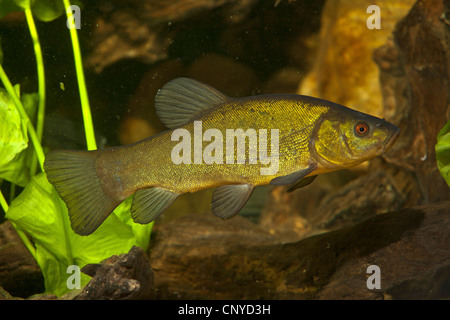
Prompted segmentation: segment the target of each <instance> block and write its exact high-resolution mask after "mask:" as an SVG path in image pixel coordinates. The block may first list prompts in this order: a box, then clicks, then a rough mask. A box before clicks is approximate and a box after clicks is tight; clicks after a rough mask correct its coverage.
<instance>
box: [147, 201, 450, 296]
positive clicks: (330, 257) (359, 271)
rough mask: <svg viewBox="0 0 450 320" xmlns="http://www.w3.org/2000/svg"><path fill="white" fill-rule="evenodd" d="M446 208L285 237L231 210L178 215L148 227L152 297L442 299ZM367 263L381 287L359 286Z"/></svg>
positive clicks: (448, 223)
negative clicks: (220, 214) (229, 214)
mask: <svg viewBox="0 0 450 320" xmlns="http://www.w3.org/2000/svg"><path fill="white" fill-rule="evenodd" d="M449 213H450V202H449V201H447V202H442V203H436V204H431V205H426V206H418V207H414V208H410V209H404V210H400V211H395V212H390V213H385V214H380V215H376V216H374V217H372V218H369V219H366V220H364V221H362V222H359V223H357V224H355V225H353V226H349V227H345V228H341V229H339V230H335V231H330V232H327V233H322V234H319V235H315V236H311V237H308V238H306V239H303V240H301V241H298V242H292V243H282V242H280V241H279V238H277V237H274V236H271V235H269V234H268V233H267V232H265V231H264V230H262V229H261V228H259V226H257V225H255V224H252V223H250V222H249V221H247V220H245V219H244V218H242V217H239V216H237V217H235V218H233V219H231V220H228V221H222V220H220V219H217V218H216V217H213V216H191V217H184V218H179V219H177V220H174V221H172V222H170V223H168V224H164V225H161V226H157V227H156V228H155V234H154V236H155V239H154V241H153V247H152V250H151V255H150V261H151V264H152V267H153V268H154V270H155V283H156V287H157V289H158V298H159V299H383V298H391V299H403V298H408V297H414V298H419V299H427V298H433V299H448V298H449V297H450V291H449V287H448V282H449V279H450V278H449V274H448V270H449V268H450V249H449V248H450V235H449V233H448V229H449V228H450V214H449ZM370 265H377V266H378V267H379V268H380V270H381V289H374V290H370V289H368V288H367V285H366V281H367V277H368V276H369V275H368V273H367V268H368V266H370ZM433 280H439V282H432V281H433ZM431 289H432V291H430V290H431Z"/></svg>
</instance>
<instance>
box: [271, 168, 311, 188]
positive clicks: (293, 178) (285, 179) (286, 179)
mask: <svg viewBox="0 0 450 320" xmlns="http://www.w3.org/2000/svg"><path fill="white" fill-rule="evenodd" d="M316 169H317V163H311V164H310V165H309V167H308V168H306V169H302V170H299V171H296V172H293V173H291V174H288V175H285V176H281V177H276V178H274V179H272V180H271V181H270V184H273V185H277V186H284V185H288V184H294V183H295V184H296V183H297V181H299V180H301V179H303V178H304V177H306V176H307V175H308V174H310V173H311V172H313V171H314V170H316ZM311 182H312V181H311Z"/></svg>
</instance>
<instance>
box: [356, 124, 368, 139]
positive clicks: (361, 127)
mask: <svg viewBox="0 0 450 320" xmlns="http://www.w3.org/2000/svg"><path fill="white" fill-rule="evenodd" d="M368 132H369V126H368V125H367V124H365V123H358V124H357V125H356V126H355V133H356V135H357V136H359V137H364V136H365V135H366V134H367V133H368Z"/></svg>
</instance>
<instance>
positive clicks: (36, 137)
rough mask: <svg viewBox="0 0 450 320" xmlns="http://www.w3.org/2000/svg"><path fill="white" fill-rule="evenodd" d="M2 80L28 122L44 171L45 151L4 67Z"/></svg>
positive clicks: (31, 137)
mask: <svg viewBox="0 0 450 320" xmlns="http://www.w3.org/2000/svg"><path fill="white" fill-rule="evenodd" d="M0 80H1V81H2V82H3V85H4V86H5V89H6V91H7V92H8V94H9V95H10V96H11V98H12V100H13V102H14V104H15V105H16V108H17V110H18V111H19V114H20V117H21V118H22V120H24V121H26V122H27V130H28V136H29V137H30V139H31V142H32V143H33V147H34V151H35V152H36V156H37V158H38V162H39V165H40V167H41V170H42V171H44V159H45V155H44V150H42V146H41V143H40V141H39V138H38V136H37V134H36V130H34V127H33V124H32V123H31V121H30V118H28V114H27V113H26V111H25V109H24V107H23V105H22V102H21V101H20V99H19V97H18V96H17V94H16V91H15V90H14V88H13V86H12V84H11V81H9V78H8V76H7V75H6V73H5V70H4V69H3V66H2V65H0Z"/></svg>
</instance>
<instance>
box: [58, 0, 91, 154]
mask: <svg viewBox="0 0 450 320" xmlns="http://www.w3.org/2000/svg"><path fill="white" fill-rule="evenodd" d="M63 2H64V7H65V8H66V14H67V19H68V21H69V19H71V18H72V15H73V13H72V10H70V9H69V7H70V1H69V0H63ZM69 31H70V37H71V39H72V46H73V56H74V59H75V70H76V73H77V80H78V89H79V91H80V101H81V109H82V112H83V121H84V130H85V134H86V143H87V148H88V150H95V149H97V143H96V141H95V134H94V125H93V123H92V115H91V108H90V107H89V98H88V94H87V89H86V82H85V79H84V72H83V64H82V61H81V51H80V45H79V43H78V35H77V31H76V29H75V28H69Z"/></svg>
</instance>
